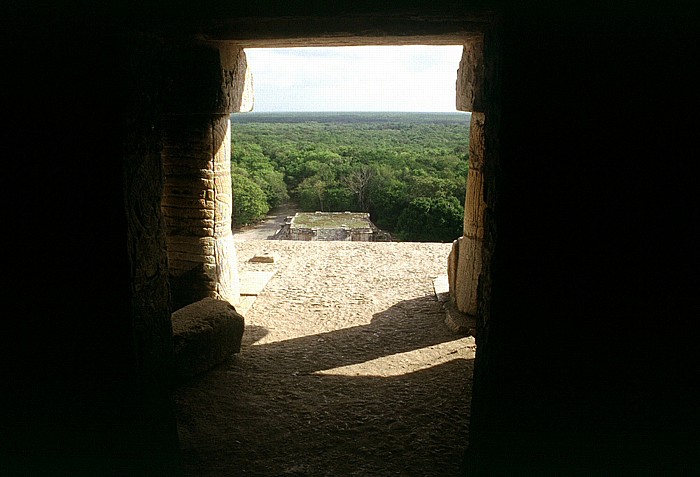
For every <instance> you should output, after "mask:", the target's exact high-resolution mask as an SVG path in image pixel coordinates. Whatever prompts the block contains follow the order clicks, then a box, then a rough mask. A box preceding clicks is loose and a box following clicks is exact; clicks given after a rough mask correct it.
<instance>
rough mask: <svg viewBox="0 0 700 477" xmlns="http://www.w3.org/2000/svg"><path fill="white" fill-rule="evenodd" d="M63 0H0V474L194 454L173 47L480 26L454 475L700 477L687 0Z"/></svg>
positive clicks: (136, 469) (442, 34) (95, 467)
mask: <svg viewBox="0 0 700 477" xmlns="http://www.w3.org/2000/svg"><path fill="white" fill-rule="evenodd" d="M42 3H43V2H42ZM58 3H59V4H48V3H47V4H46V5H43V6H42V5H41V3H40V2H14V3H12V5H11V6H10V7H9V8H7V9H6V8H3V10H7V12H6V13H4V14H3V15H2V17H1V18H0V26H1V28H0V30H1V33H0V35H1V36H0V38H2V40H1V41H0V45H2V51H3V55H2V58H3V66H2V69H3V74H2V75H1V77H2V80H0V86H2V87H1V88H0V91H2V93H1V94H2V97H3V99H2V108H1V109H0V110H1V111H2V114H3V116H4V123H3V126H2V128H0V130H1V131H2V134H0V144H1V145H2V151H3V154H4V160H3V171H4V173H3V176H2V177H3V180H4V185H3V187H0V189H1V190H2V192H3V212H4V213H3V218H4V220H5V223H6V225H5V228H4V230H5V234H6V241H5V244H6V245H5V250H6V253H5V254H4V257H5V260H4V274H5V280H3V283H4V287H3V296H4V297H6V298H9V299H10V302H9V303H6V305H5V311H4V312H3V313H2V315H3V316H2V319H1V322H2V333H0V336H2V338H3V344H2V346H1V347H0V348H1V349H2V352H3V356H2V363H3V365H4V367H5V371H4V373H3V380H2V381H3V388H4V390H3V391H2V393H0V395H1V396H2V398H1V399H2V400H1V401H0V404H1V405H2V411H3V413H2V426H1V427H2V430H1V431H0V468H2V469H3V470H2V472H0V473H2V474H3V475H51V476H57V475H99V476H104V475H147V476H153V475H177V474H178V472H179V470H180V467H179V463H178V459H179V457H178V440H177V430H176V426H175V420H174V417H173V413H172V407H171V402H170V397H169V389H170V385H171V384H170V380H171V375H170V372H171V371H170V370H171V365H172V362H171V361H172V331H171V326H170V322H169V320H170V312H171V305H170V301H169V300H170V298H169V296H170V295H169V289H168V286H169V285H168V280H167V259H166V257H165V248H164V247H165V246H164V236H163V227H162V216H161V214H160V210H159V200H160V192H161V188H162V177H161V175H162V172H161V167H160V162H159V161H160V156H159V153H160V148H161V147H162V144H161V136H160V130H159V128H160V123H159V119H160V117H161V115H162V113H163V110H164V109H166V108H167V107H168V92H169V87H170V84H171V78H172V76H171V75H172V74H173V71H176V68H174V67H173V65H172V58H173V57H177V55H176V54H173V52H177V51H179V50H178V49H179V48H181V46H182V45H187V44H190V43H192V42H193V41H195V40H201V39H209V40H217V41H220V40H230V41H244V40H248V41H257V42H262V43H263V44H265V42H266V41H267V42H268V43H266V44H273V43H274V42H275V41H281V42H283V43H285V44H291V43H294V42H300V43H301V44H304V41H305V40H304V39H305V38H306V39H310V40H309V44H310V43H312V42H314V41H316V42H321V43H324V42H325V43H331V44H342V43H358V44H359V43H372V42H375V41H381V42H385V43H392V42H393V43H396V42H399V41H402V40H401V39H402V38H406V37H426V38H431V39H432V40H433V41H434V42H439V41H441V40H440V38H443V39H445V38H450V39H454V38H458V37H460V35H468V34H477V35H483V38H484V61H485V65H486V73H485V88H486V93H485V98H486V101H487V102H488V105H487V106H486V114H487V126H486V127H487V132H486V135H487V136H486V137H487V139H486V145H485V147H486V150H487V151H488V152H487V154H488V158H487V161H486V162H485V172H484V174H485V198H486V202H487V205H488V209H487V212H486V219H485V220H486V239H485V245H484V257H485V259H484V268H483V270H482V277H481V281H480V284H479V293H480V294H479V299H480V301H479V315H478V320H479V332H478V339H477V346H478V351H477V357H476V366H475V378H474V387H473V391H474V394H473V400H472V417H471V429H470V436H469V439H470V443H469V450H468V452H467V454H466V455H465V458H464V475H470V476H482V475H483V476H494V475H690V474H693V473H694V471H693V469H694V470H695V472H697V469H698V467H697V466H696V465H695V464H696V462H695V460H696V459H697V448H698V447H697V446H698V423H699V420H698V417H699V416H698V406H697V399H696V397H697V396H696V394H697V391H696V386H695V384H696V383H695V382H696V377H697V368H695V367H694V366H693V365H692V363H693V361H694V360H693V358H695V357H696V355H697V345H696V342H695V339H694V338H695V337H694V335H693V334H692V332H691V328H692V326H691V325H692V324H693V322H694V321H696V320H697V317H698V316H700V313H698V309H697V308H698V307H697V301H698V288H697V286H698V271H697V270H698V268H697V267H698V244H699V243H700V237H698V226H697V225H698V212H697V209H696V208H695V206H694V204H695V200H696V189H697V184H696V182H697V175H695V174H694V171H695V167H694V166H695V163H696V162H697V155H698V154H697V151H698V141H697V137H698V132H697V131H698V129H697V126H698V121H697V111H698V83H697V75H696V73H697V68H698V58H699V57H700V56H699V55H698V53H699V51H698V45H700V38H699V37H700V35H699V32H698V18H697V15H693V9H692V8H682V5H685V4H686V2H680V3H678V2H675V3H673V4H670V3H669V4H661V2H659V3H660V4H659V5H655V6H649V5H648V4H647V6H645V7H642V6H640V5H636V4H632V3H629V4H626V5H620V4H617V3H616V2H610V3H599V4H596V5H589V4H588V2H584V3H585V5H584V4H581V5H579V6H578V7H576V8H565V7H563V6H562V5H560V3H559V2H538V4H537V6H535V5H534V4H531V3H533V2H520V3H518V2H502V1H490V0H485V1H477V2H472V3H468V2H452V1H442V0H436V1H432V2H418V1H413V2H398V1H388V2H382V3H380V2H369V1H360V2H346V1H334V2H316V1H308V0H307V1H304V2H296V1H294V2H292V1H287V2H281V1H280V2H277V1H263V0H257V1H250V2H223V1H219V0H210V1H201V2H113V3H110V2H105V3H101V2H97V3H95V2H78V1H76V2H58ZM591 3H594V2H591ZM687 4H688V5H690V3H689V2H688V3H687ZM373 39H374V40H373ZM377 39H378V40H377ZM465 438H466V436H465Z"/></svg>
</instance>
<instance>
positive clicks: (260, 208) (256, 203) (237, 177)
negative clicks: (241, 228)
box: [231, 171, 270, 225]
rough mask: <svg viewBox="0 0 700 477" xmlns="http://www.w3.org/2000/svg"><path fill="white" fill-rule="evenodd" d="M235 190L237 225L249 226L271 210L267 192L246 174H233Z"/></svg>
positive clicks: (234, 214) (234, 207)
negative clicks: (266, 195)
mask: <svg viewBox="0 0 700 477" xmlns="http://www.w3.org/2000/svg"><path fill="white" fill-rule="evenodd" d="M231 186H232V189H233V218H234V223H235V224H236V225H247V224H251V223H254V222H257V221H258V220H261V219H262V218H264V217H265V215H266V214H267V212H268V211H269V210H270V206H269V205H268V204H267V198H266V197H265V192H263V190H262V189H261V188H260V186H259V185H258V184H257V183H255V181H253V180H252V179H250V178H249V177H247V176H246V175H245V173H242V172H239V171H234V172H232V174H231Z"/></svg>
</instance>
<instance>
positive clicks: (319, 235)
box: [275, 212, 385, 242]
mask: <svg viewBox="0 0 700 477" xmlns="http://www.w3.org/2000/svg"><path fill="white" fill-rule="evenodd" d="M384 236H385V235H380V233H379V230H378V229H377V227H376V226H375V225H374V224H373V223H372V221H371V220H370V218H369V213H367V212H314V213H309V212H298V213H296V214H295V215H294V216H291V217H289V218H288V220H286V222H285V224H284V225H283V226H282V228H281V229H280V230H279V231H278V232H277V234H276V235H275V238H276V239H279V240H301V241H312V240H321V241H351V242H374V241H375V240H377V238H378V237H381V238H383V237H384Z"/></svg>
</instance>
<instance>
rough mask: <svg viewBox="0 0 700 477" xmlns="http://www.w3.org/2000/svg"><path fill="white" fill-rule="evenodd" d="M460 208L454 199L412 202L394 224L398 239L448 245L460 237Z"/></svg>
mask: <svg viewBox="0 0 700 477" xmlns="http://www.w3.org/2000/svg"><path fill="white" fill-rule="evenodd" d="M462 227H463V209H462V206H461V205H460V203H459V201H458V200H457V199H456V198H455V197H449V198H444V197H418V198H416V199H413V200H412V201H411V202H410V203H409V205H408V207H407V208H406V209H405V210H404V211H403V212H402V213H401V215H400V216H399V219H398V221H397V231H398V233H399V237H400V238H401V240H407V241H413V242H452V241H453V240H455V239H456V238H457V237H459V236H460V235H462Z"/></svg>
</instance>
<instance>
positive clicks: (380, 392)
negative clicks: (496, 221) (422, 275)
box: [176, 296, 473, 477]
mask: <svg viewBox="0 0 700 477" xmlns="http://www.w3.org/2000/svg"><path fill="white" fill-rule="evenodd" d="M443 319H444V312H443V311H442V309H441V307H440V304H439V303H437V301H435V299H434V297H432V296H426V297H420V298H416V299H412V300H406V301H403V302H400V303H398V304H396V305H394V306H392V307H390V308H388V309H387V310H385V311H383V312H380V313H376V314H375V315H374V316H373V319H372V321H371V323H369V324H368V325H365V326H355V327H351V328H346V329H340V330H336V331H332V332H327V333H318V334H313V335H308V336H304V337H300V338H295V339H291V340H286V341H279V342H270V343H264V342H263V343H259V342H260V340H263V339H264V338H265V337H266V336H267V330H266V329H265V328H261V327H248V328H247V329H246V333H245V335H244V337H245V338H244V343H243V350H242V352H241V354H240V355H236V356H234V357H233V358H232V359H230V360H229V361H228V362H227V363H225V364H224V365H222V366H220V367H218V368H216V369H214V370H212V371H211V372H210V373H208V374H206V375H204V376H201V377H199V378H197V379H195V380H193V381H192V382H190V383H188V384H187V385H185V386H183V387H182V388H180V389H179V390H178V391H177V393H176V407H177V411H178V422H179V430H180V437H181V444H182V448H183V454H184V455H183V457H184V461H185V465H186V468H187V470H188V475H202V476H203V475H212V476H213V475H250V476H261V477H262V476H282V475H284V476H290V475H296V476H309V477H311V476H355V475H357V476H391V475H399V476H438V475H439V476H441V477H442V476H445V477H449V476H456V475H458V473H459V472H458V466H459V462H460V461H461V458H462V453H463V451H464V449H465V447H466V443H467V424H468V415H469V401H470V395H471V373H472V365H473V363H472V359H471V356H473V353H471V352H470V350H469V349H467V348H468V346H469V343H472V344H473V341H468V340H467V339H466V338H463V337H460V336H457V335H454V334H452V333H451V332H450V331H449V330H447V328H446V327H445V326H444V324H443ZM280 320H281V321H280V326H283V321H284V317H283V316H281V317H280ZM457 340H463V341H460V342H457ZM256 343H257V344H256ZM379 358H382V359H379ZM373 360H374V361H373ZM435 363H439V364H435ZM343 367H351V368H352V369H348V368H345V369H338V368H343Z"/></svg>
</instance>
